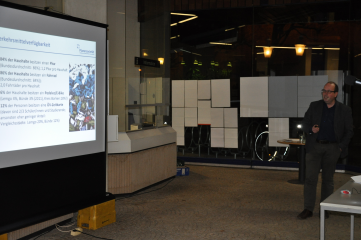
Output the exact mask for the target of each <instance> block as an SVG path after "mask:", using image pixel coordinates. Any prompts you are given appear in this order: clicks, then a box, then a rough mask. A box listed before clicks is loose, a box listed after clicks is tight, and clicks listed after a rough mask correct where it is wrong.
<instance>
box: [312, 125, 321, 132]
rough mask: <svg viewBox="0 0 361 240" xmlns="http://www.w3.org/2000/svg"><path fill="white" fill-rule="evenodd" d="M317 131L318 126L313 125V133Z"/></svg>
mask: <svg viewBox="0 0 361 240" xmlns="http://www.w3.org/2000/svg"><path fill="white" fill-rule="evenodd" d="M318 131H320V128H319V127H318V125H313V127H312V132H313V133H318Z"/></svg>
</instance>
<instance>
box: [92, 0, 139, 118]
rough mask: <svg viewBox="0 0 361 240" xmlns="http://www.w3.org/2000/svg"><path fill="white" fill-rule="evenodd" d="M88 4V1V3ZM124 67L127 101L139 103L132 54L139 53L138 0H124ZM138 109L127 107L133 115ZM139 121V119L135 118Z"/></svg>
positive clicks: (137, 75)
mask: <svg viewBox="0 0 361 240" xmlns="http://www.w3.org/2000/svg"><path fill="white" fill-rule="evenodd" d="M88 4H89V3H88ZM125 44H126V47H125V49H124V50H125V67H126V82H127V83H128V84H127V86H126V87H127V88H128V103H127V104H135V101H136V102H137V103H138V104H139V103H140V94H139V93H140V84H139V83H140V73H139V67H138V66H135V65H134V56H139V53H140V23H139V22H138V2H137V1H131V0H126V2H125ZM137 111H138V110H136V109H135V110H132V109H129V112H133V114H134V116H135V117H136V116H140V115H139V114H138V112H137ZM135 122H140V119H135Z"/></svg>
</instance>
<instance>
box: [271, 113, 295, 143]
mask: <svg viewBox="0 0 361 240" xmlns="http://www.w3.org/2000/svg"><path fill="white" fill-rule="evenodd" d="M268 129H269V138H268V139H269V142H268V146H270V147H285V146H287V145H285V144H281V143H278V142H277V140H282V139H286V138H289V136H290V133H289V119H288V118H269V119H268Z"/></svg>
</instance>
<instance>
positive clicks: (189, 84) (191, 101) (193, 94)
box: [184, 80, 198, 108]
mask: <svg viewBox="0 0 361 240" xmlns="http://www.w3.org/2000/svg"><path fill="white" fill-rule="evenodd" d="M197 83H198V81H197V80H187V81H184V96H185V99H184V104H185V105H184V106H185V107H186V108H196V107H197V103H198V97H197V95H198V94H197V92H198V91H197V86H198V84H197Z"/></svg>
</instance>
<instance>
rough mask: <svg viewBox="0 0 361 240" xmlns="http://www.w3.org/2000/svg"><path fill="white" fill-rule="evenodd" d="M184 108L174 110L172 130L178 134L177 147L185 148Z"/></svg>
mask: <svg viewBox="0 0 361 240" xmlns="http://www.w3.org/2000/svg"><path fill="white" fill-rule="evenodd" d="M184 116H185V114H184V108H172V128H173V129H174V130H175V131H176V132H177V145H180V146H184Z"/></svg>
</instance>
